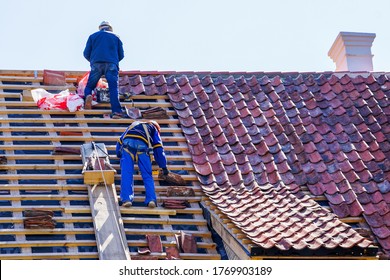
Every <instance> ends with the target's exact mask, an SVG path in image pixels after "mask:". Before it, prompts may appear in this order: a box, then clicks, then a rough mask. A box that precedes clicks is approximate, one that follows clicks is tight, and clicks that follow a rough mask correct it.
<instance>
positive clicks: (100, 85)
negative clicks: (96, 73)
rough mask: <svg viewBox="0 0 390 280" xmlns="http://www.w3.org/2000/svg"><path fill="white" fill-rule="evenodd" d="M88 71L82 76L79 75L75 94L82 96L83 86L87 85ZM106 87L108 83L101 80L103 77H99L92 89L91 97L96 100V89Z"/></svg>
mask: <svg viewBox="0 0 390 280" xmlns="http://www.w3.org/2000/svg"><path fill="white" fill-rule="evenodd" d="M89 73H90V72H87V73H85V74H84V76H82V77H81V79H80V80H79V81H78V86H77V94H78V95H79V96H80V97H82V98H84V90H85V87H86V86H87V82H88V77H89ZM98 88H100V89H107V88H108V84H107V83H106V82H104V81H103V79H100V80H99V81H98V83H97V85H96V88H95V90H94V91H92V99H93V100H94V101H97V98H96V89H98Z"/></svg>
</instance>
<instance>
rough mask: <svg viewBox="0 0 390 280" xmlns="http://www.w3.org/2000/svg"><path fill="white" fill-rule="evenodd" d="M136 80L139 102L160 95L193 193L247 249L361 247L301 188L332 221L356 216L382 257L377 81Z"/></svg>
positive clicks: (387, 167)
mask: <svg viewBox="0 0 390 280" xmlns="http://www.w3.org/2000/svg"><path fill="white" fill-rule="evenodd" d="M130 78H131V77H129V80H130ZM137 79H138V80H137ZM142 81H143V85H144V87H145V92H146V94H151V93H154V94H161V93H163V92H164V91H167V92H168V96H169V97H170V100H171V102H172V105H173V107H174V108H175V110H176V111H177V113H178V115H179V120H180V122H181V125H182V127H183V132H184V134H185V135H186V137H187V140H188V142H189V146H190V149H189V151H190V153H191V154H192V156H193V161H194V166H195V169H196V171H197V172H198V177H199V181H200V182H201V184H202V187H203V189H204V190H205V192H206V193H207V194H209V195H210V198H211V200H212V201H214V203H215V204H216V206H217V207H218V208H219V209H220V210H221V211H222V212H223V213H225V214H226V215H227V216H228V217H229V218H231V220H232V221H233V222H234V223H235V225H236V226H237V227H238V228H239V229H241V231H242V232H243V233H245V234H246V235H247V236H248V238H249V239H251V241H252V242H254V243H255V244H257V245H258V246H260V247H263V248H273V247H275V248H279V249H280V250H289V249H291V248H294V249H304V248H310V249H319V248H321V247H325V248H336V247H342V248H351V247H353V246H360V247H363V248H365V247H367V246H369V245H370V241H368V240H367V239H364V238H363V237H362V236H360V235H359V234H358V233H357V232H356V231H355V230H353V229H352V228H350V227H349V226H348V225H346V224H343V223H341V222H340V221H339V220H338V219H337V217H336V216H335V215H334V214H332V213H330V212H329V211H328V210H325V209H323V208H321V207H320V206H319V205H318V204H316V203H315V202H314V201H313V200H311V199H310V198H309V197H308V196H305V195H304V194H302V193H301V192H300V191H299V187H302V188H303V187H306V188H308V189H309V191H311V193H312V194H313V195H322V194H324V195H325V197H326V198H327V199H328V202H329V205H330V207H331V209H332V211H333V212H334V213H335V214H336V215H338V216H339V217H348V216H359V215H361V214H362V213H363V216H364V217H365V219H366V221H367V223H368V225H369V226H370V227H371V229H372V231H373V233H374V234H375V235H376V237H377V240H378V242H379V244H380V245H381V246H382V247H383V248H384V249H385V250H389V249H390V248H389V244H390V236H389V234H388V232H389V230H390V225H389V223H390V221H389V219H390V215H389V211H388V210H389V202H390V184H389V182H388V180H389V177H390V175H389V173H390V163H389V160H388V158H389V156H390V154H389V153H390V144H389V138H390V137H389V133H390V128H389V125H388V124H389V121H388V119H389V117H390V105H389V101H388V92H389V88H390V82H389V81H388V79H387V77H386V76H380V77H374V76H373V75H369V76H368V77H367V78H364V77H362V76H358V77H356V78H351V77H350V76H349V75H344V76H342V77H341V78H339V77H337V76H336V75H329V76H326V75H321V76H319V77H317V78H316V77H314V76H313V75H308V76H304V75H299V76H298V77H296V78H292V77H289V76H276V77H275V76H274V77H273V78H269V77H267V76H265V75H253V76H251V77H248V78H247V77H243V76H240V77H234V76H232V75H230V76H228V77H227V78H223V77H222V76H216V77H214V76H213V77H211V76H210V75H206V76H203V77H198V76H192V77H188V76H186V75H183V76H178V77H175V76H172V77H167V78H165V79H164V77H163V76H161V75H160V76H156V77H154V78H145V77H143V78H142ZM136 83H138V84H137V85H139V84H142V83H141V81H140V77H135V78H134V81H133V84H134V85H135V84H136ZM133 84H132V85H133ZM385 92H386V94H387V95H386V94H385ZM197 134H198V137H195V136H196V135H197ZM213 147H215V148H216V150H215V149H214V148H213ZM202 149H203V150H202ZM215 154H219V155H220V156H215ZM211 172H213V173H211ZM247 188H248V189H247ZM238 197H240V199H238ZM244 201H246V202H247V201H250V203H248V202H247V203H244ZM306 203H309V205H310V207H306V206H304V205H305V204H306ZM248 205H249V206H253V207H249V206H248ZM265 221H267V222H265ZM309 221H313V222H312V223H310V222H309ZM314 221H315V222H314ZM271 225H272V226H271Z"/></svg>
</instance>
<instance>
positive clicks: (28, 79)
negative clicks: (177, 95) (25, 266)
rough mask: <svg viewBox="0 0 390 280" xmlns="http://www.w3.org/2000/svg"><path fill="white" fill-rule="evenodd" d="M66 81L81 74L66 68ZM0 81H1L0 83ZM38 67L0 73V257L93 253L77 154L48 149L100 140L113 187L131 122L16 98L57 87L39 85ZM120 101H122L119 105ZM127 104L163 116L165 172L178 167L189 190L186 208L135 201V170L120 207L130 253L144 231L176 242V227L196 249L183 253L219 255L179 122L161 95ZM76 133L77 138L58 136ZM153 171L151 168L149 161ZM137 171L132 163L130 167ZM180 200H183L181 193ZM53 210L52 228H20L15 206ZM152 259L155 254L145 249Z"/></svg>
mask: <svg viewBox="0 0 390 280" xmlns="http://www.w3.org/2000/svg"><path fill="white" fill-rule="evenodd" d="M66 74H67V75H66V76H67V78H66V82H67V84H68V85H67V86H65V88H69V89H74V85H73V83H74V82H75V81H76V79H77V76H80V75H82V74H83V73H82V72H66ZM2 81H5V82H6V83H2ZM41 82H42V72H41V71H37V72H36V71H0V127H1V131H2V133H1V134H0V142H1V144H3V145H2V147H1V148H0V153H2V154H4V156H5V157H6V159H7V164H6V165H0V183H1V187H0V199H1V200H2V201H3V202H4V203H3V204H2V205H0V227H1V230H0V259H97V258H98V250H97V247H96V246H97V245H96V238H95V234H94V229H93V220H92V218H91V206H90V204H89V198H88V186H86V185H85V184H84V183H83V176H82V174H81V169H82V161H81V157H80V155H76V154H55V153H53V150H54V149H55V147H59V146H63V147H68V148H79V147H80V145H81V144H83V143H87V142H91V141H94V142H102V143H105V145H106V147H107V150H108V153H109V158H110V161H111V163H112V166H113V167H114V168H115V169H116V170H117V172H118V173H117V175H115V190H116V192H117V194H118V193H119V189H120V170H119V169H120V168H119V160H118V159H117V158H116V156H115V142H116V140H117V139H118V137H119V135H120V133H122V132H123V131H124V130H125V128H126V127H127V125H129V124H130V123H131V120H125V119H120V120H112V119H109V118H108V119H107V118H103V117H102V116H103V114H108V113H110V112H111V110H110V107H109V104H100V105H99V106H97V107H96V108H94V109H93V110H86V111H79V112H75V113H69V112H59V111H41V110H39V109H38V108H37V107H36V104H35V103H34V102H32V101H23V100H22V99H21V94H22V92H23V90H28V89H31V88H37V87H42V88H45V89H46V90H48V91H51V90H55V91H58V90H62V89H63V88H64V87H62V86H61V87H57V86H42V85H41V84H40V83H41ZM126 102H127V101H124V100H122V103H123V104H126ZM133 102H134V106H136V107H137V108H140V109H141V110H142V109H146V108H148V107H154V106H159V107H163V108H164V109H166V110H167V112H168V115H169V119H164V120H160V121H159V123H160V124H161V126H162V139H163V142H164V147H165V151H166V154H167V159H168V162H169V168H170V170H172V171H174V172H180V173H181V174H182V175H183V177H184V178H185V180H186V183H187V186H188V187H191V188H193V189H194V191H195V194H196V196H195V197H188V198H184V199H188V201H189V203H190V205H191V207H190V208H186V209H178V210H171V209H164V208H162V207H161V206H159V207H157V208H155V209H149V208H146V207H144V206H143V205H142V201H143V199H144V187H143V184H142V180H141V176H140V175H139V174H136V175H135V178H134V179H135V202H134V204H135V205H134V207H132V208H125V209H124V208H123V207H121V209H120V211H121V216H122V219H123V223H124V230H125V232H126V236H127V245H128V246H129V251H130V255H131V256H132V257H133V256H136V255H137V254H138V252H137V248H138V247H144V246H147V243H146V239H145V235H146V234H147V233H151V232H152V233H155V234H159V235H160V237H161V239H162V244H163V247H170V246H176V244H175V238H174V234H175V233H179V232H180V231H181V230H184V231H186V232H189V233H191V234H193V235H194V236H195V237H196V238H197V246H198V253H196V254H184V253H182V254H181V258H183V259H219V258H220V255H219V254H218V253H217V250H216V244H215V243H214V241H213V240H212V238H211V232H210V231H209V229H208V227H207V221H206V220H205V218H204V217H203V215H202V208H201V207H200V202H201V200H202V191H201V188H200V186H199V183H198V181H197V177H196V174H195V171H194V168H193V165H192V162H191V156H190V154H189V152H188V146H187V143H186V140H185V138H184V136H183V134H182V133H181V129H180V124H179V122H178V120H177V117H176V115H175V111H174V110H173V108H172V107H171V104H170V103H169V99H168V97H167V96H134V98H133ZM61 132H77V133H80V135H79V136H74V135H73V136H68V135H61ZM153 168H154V170H157V169H158V168H157V166H153ZM136 170H137V171H138V167H136ZM155 184H156V193H157V198H158V203H159V204H160V203H161V202H162V200H163V199H165V198H166V195H165V192H166V188H167V186H165V185H164V184H162V183H160V182H159V181H158V180H157V177H156V180H155ZM181 199H183V198H181ZM31 208H38V209H46V210H52V211H54V213H55V215H54V217H53V218H54V220H55V221H56V223H57V226H56V228H55V229H25V228H24V227H23V221H24V215H23V212H24V211H26V210H28V209H31ZM152 255H153V256H154V257H157V258H159V259H164V258H166V254H165V251H164V252H163V253H153V254H152Z"/></svg>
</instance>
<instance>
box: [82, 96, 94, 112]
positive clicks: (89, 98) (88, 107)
mask: <svg viewBox="0 0 390 280" xmlns="http://www.w3.org/2000/svg"><path fill="white" fill-rule="evenodd" d="M84 109H86V110H91V109H92V95H87V97H85V104H84Z"/></svg>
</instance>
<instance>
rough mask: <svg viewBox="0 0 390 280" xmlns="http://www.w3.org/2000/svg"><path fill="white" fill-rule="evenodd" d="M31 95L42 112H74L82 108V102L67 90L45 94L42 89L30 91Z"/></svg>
mask: <svg viewBox="0 0 390 280" xmlns="http://www.w3.org/2000/svg"><path fill="white" fill-rule="evenodd" d="M31 95H32V97H33V99H34V101H35V102H36V103H37V105H38V107H39V108H40V109H42V110H62V111H69V112H76V111H78V110H80V109H81V108H83V106H84V100H83V99H82V98H81V97H80V96H78V95H77V94H75V93H72V92H69V90H68V89H66V90H64V91H61V92H60V93H57V94H52V93H50V92H47V91H46V90H45V89H43V88H38V89H33V90H31Z"/></svg>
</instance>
